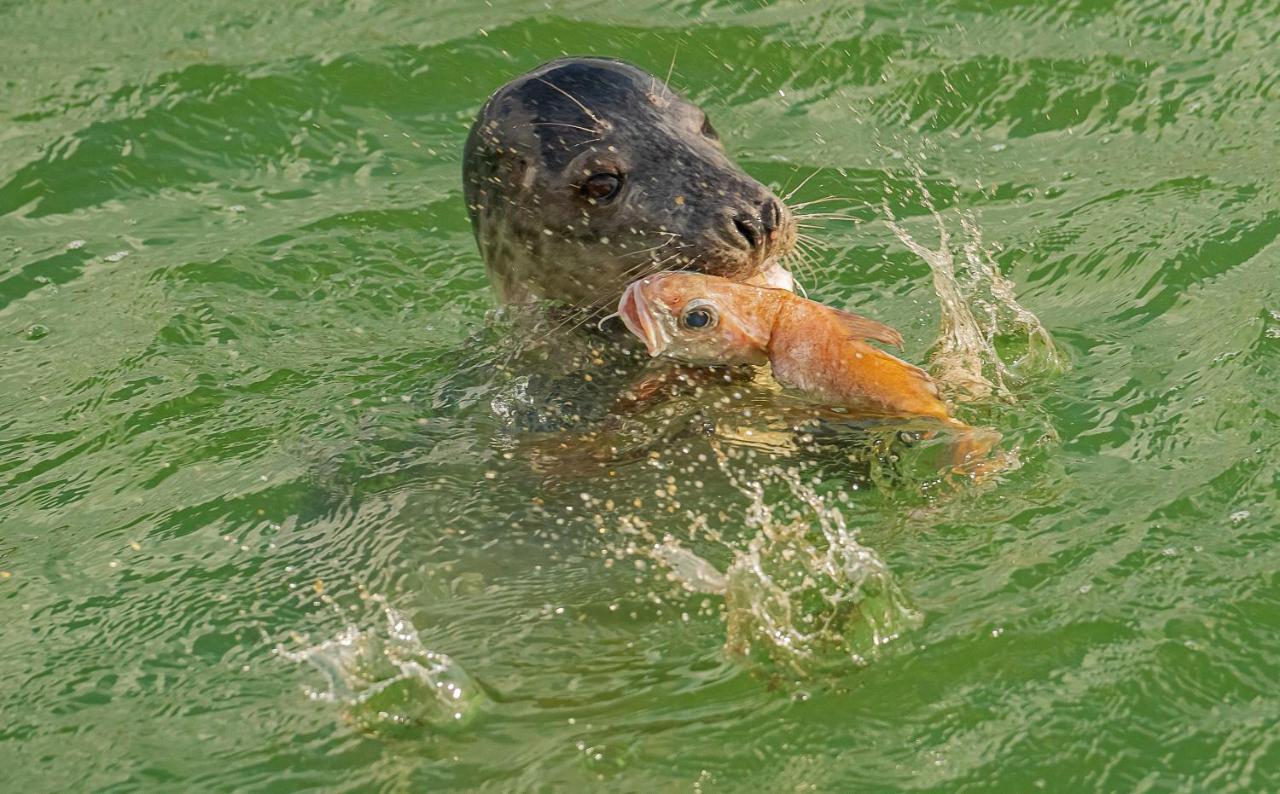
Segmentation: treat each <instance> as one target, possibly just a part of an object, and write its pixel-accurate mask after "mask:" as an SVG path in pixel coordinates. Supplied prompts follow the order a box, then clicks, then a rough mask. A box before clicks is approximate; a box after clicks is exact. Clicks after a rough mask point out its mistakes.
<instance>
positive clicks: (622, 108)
mask: <svg viewBox="0 0 1280 794" xmlns="http://www.w3.org/2000/svg"><path fill="white" fill-rule="evenodd" d="M463 184H464V192H465V197H466V202H467V210H468V213H469V215H470V217H471V223H472V227H473V229H474V231H475V235H476V242H477V244H478V245H479V247H480V252H481V255H482V256H483V258H484V261H485V264H486V266H487V268H488V271H489V276H490V280H491V281H492V282H493V285H494V288H495V289H496V291H497V293H498V298H499V300H500V301H502V302H504V303H512V302H522V301H526V300H530V299H533V298H547V299H552V300H557V301H560V302H563V303H566V304H569V305H571V306H574V307H579V308H588V309H596V308H602V307H605V306H608V305H611V304H614V303H616V302H617V300H618V297H619V296H620V295H621V294H622V290H623V288H624V287H626V285H627V284H628V283H629V282H631V281H633V280H635V279H637V278H639V277H641V276H644V275H647V274H649V273H652V272H656V271H658V270H697V271H701V272H704V273H709V274H712V275H719V276H725V277H727V278H731V279H735V280H741V281H752V282H754V283H771V284H773V285H775V286H784V287H789V285H790V278H789V275H788V274H787V273H786V271H785V270H784V269H782V268H781V267H780V266H779V265H777V264H776V263H777V260H778V259H779V258H780V257H782V256H785V255H786V254H787V253H789V252H790V251H791V249H792V247H793V246H794V244H795V235H796V226H795V221H794V219H793V217H792V215H791V213H790V211H789V210H788V209H787V208H786V206H785V205H784V204H783V203H782V201H780V200H779V199H778V198H777V197H776V196H775V195H774V194H773V192H772V191H770V190H769V189H768V188H766V187H765V186H764V185H762V184H760V183H759V182H757V181H756V180H754V179H752V178H751V177H750V176H748V175H747V174H746V173H745V172H744V171H743V170H742V169H741V168H739V167H738V166H737V165H736V164H735V163H734V162H733V161H732V160H731V159H729V157H728V155H727V154H725V151H724V147H723V145H722V144H721V143H720V140H719V136H718V135H717V134H716V132H715V129H714V128H713V127H712V126H711V123H710V122H709V121H708V120H707V116H706V114H705V113H704V112H703V111H702V110H700V109H699V108H698V107H697V106H696V105H693V104H692V103H690V102H689V101H687V100H685V99H684V98H683V97H681V96H679V95H678V94H676V93H675V92H673V91H671V90H670V89H669V88H668V87H667V86H666V84H665V82H664V81H662V80H659V79H658V78H656V77H654V76H653V75H651V74H649V73H647V72H645V71H643V70H641V69H639V68H637V67H635V66H632V65H630V64H627V63H623V62H621V61H615V60H610V59H605V58H563V59H560V60H555V61H551V62H550V63H547V64H544V65H543V66H540V67H538V68H537V69H534V70H533V71H531V72H529V73H527V74H525V75H522V76H520V77H518V78H516V79H514V80H512V81H510V82H508V83H507V84H506V85H504V86H502V87H501V88H499V89H498V90H497V91H496V92H495V93H494V94H493V95H492V96H491V97H490V98H489V100H488V102H486V103H485V105H484V107H483V109H482V110H481V111H480V114H479V116H478V117H477V119H476V121H475V124H474V125H473V126H472V128H471V133H470V135H469V136H468V138H467V143H466V149H465V152H464V164H463Z"/></svg>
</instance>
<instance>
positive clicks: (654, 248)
mask: <svg viewBox="0 0 1280 794" xmlns="http://www.w3.org/2000/svg"><path fill="white" fill-rule="evenodd" d="M675 241H676V238H675V237H668V238H667V239H666V240H663V241H662V242H660V243H658V244H657V245H655V246H652V247H650V248H642V249H639V250H636V251H628V252H627V253H625V254H618V258H619V259H625V258H627V257H631V256H640V255H641V254H648V253H652V252H654V251H658V250H660V249H662V248H665V247H667V246H668V245H671V244H672V243H674V242H675Z"/></svg>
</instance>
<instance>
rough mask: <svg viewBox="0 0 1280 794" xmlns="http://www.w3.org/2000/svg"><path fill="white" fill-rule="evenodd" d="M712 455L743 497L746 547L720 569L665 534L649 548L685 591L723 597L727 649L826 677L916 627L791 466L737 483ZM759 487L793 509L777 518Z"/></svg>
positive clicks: (879, 565) (898, 597)
mask: <svg viewBox="0 0 1280 794" xmlns="http://www.w3.org/2000/svg"><path fill="white" fill-rule="evenodd" d="M717 451H718V450H717ZM717 458H718V460H719V461H720V464H721V469H722V470H723V471H724V472H725V474H726V475H727V476H728V478H729V480H730V482H731V483H732V484H733V485H734V486H735V487H736V488H737V489H738V490H740V491H741V492H742V493H743V494H744V495H745V496H747V497H748V499H749V500H750V503H749V506H748V508H747V510H746V513H745V518H744V521H745V523H746V524H747V526H749V527H751V528H752V529H754V530H755V534H754V535H753V536H752V537H751V538H750V540H749V541H748V542H747V544H746V547H745V548H740V549H733V550H732V561H731V562H730V563H729V565H728V567H727V569H726V570H725V571H724V572H723V573H721V572H720V571H719V570H718V569H717V568H716V567H715V566H714V565H713V564H712V563H711V562H709V561H708V560H706V559H704V558H702V557H700V556H698V555H697V554H696V553H694V552H693V551H691V550H690V549H688V548H686V547H684V546H682V545H681V544H680V543H679V542H678V541H677V540H676V539H675V538H673V537H671V536H670V535H668V536H666V537H665V538H663V540H662V542H660V543H658V544H655V545H654V547H653V548H652V550H651V552H650V553H651V556H652V557H653V558H654V559H655V560H657V561H659V562H660V563H662V564H664V565H666V566H667V568H668V569H669V571H670V573H671V576H672V577H673V578H674V579H675V580H676V581H677V582H679V583H680V584H681V585H682V586H683V587H684V588H685V589H687V590H690V591H693V592H700V593H710V594H715V595H720V596H722V597H723V598H724V603H725V611H726V616H727V617H726V639H725V648H726V650H727V651H728V652H730V653H731V654H733V655H736V656H738V657H740V658H744V659H747V660H749V661H750V662H752V663H755V664H757V665H760V666H762V667H766V668H768V667H785V668H788V669H790V670H791V671H793V672H794V673H796V674H798V675H801V676H805V677H811V676H815V675H820V674H834V673H839V672H841V671H843V670H847V669H848V668H849V666H850V665H853V666H863V665H866V664H868V663H869V662H870V661H871V659H873V658H874V657H875V655H876V654H877V653H878V652H879V649H880V647H881V646H883V645H885V644H886V643H888V642H890V641H892V640H894V639H895V638H897V637H898V636H900V635H901V634H902V632H904V631H906V630H909V629H912V628H916V627H918V626H919V625H920V624H921V622H922V616H921V615H920V613H919V612H917V611H916V610H915V609H914V608H912V607H911V605H910V604H909V603H908V601H907V598H906V596H905V595H904V594H903V593H902V591H901V589H900V588H899V587H898V584H897V582H896V581H895V579H894V577H893V575H892V573H891V572H890V570H889V568H888V566H887V565H885V563H884V561H883V560H882V559H881V558H880V557H879V555H877V554H876V553H875V551H874V550H872V549H871V548H869V547H867V546H864V545H862V544H861V543H859V542H858V541H857V539H856V538H855V537H854V533H853V531H852V530H850V528H849V527H848V525H847V524H846V522H845V519H844V516H843V514H841V512H840V511H839V510H838V509H837V508H836V507H835V506H833V505H831V504H830V503H828V502H827V500H825V499H824V498H823V496H822V495H821V494H819V493H818V492H817V491H816V490H815V489H814V488H813V487H811V486H810V485H808V484H806V483H805V482H804V481H803V480H802V479H801V477H800V474H799V471H798V470H797V469H795V468H789V469H784V468H782V467H778V466H770V467H766V468H765V469H763V470H761V471H760V472H758V473H757V474H756V475H754V476H753V479H752V480H750V481H749V482H743V481H742V480H740V479H739V478H738V477H737V476H736V475H735V474H734V472H733V471H732V470H731V468H730V467H729V466H728V463H727V459H726V457H725V456H724V455H723V454H722V453H721V454H718V455H717ZM766 483H770V484H780V485H782V486H784V487H785V488H786V489H787V491H788V492H789V494H790V495H791V497H793V499H792V501H796V500H798V501H799V502H800V503H801V505H802V506H803V507H802V510H801V511H800V513H799V514H792V515H790V516H788V517H787V518H785V519H782V518H779V517H778V516H777V515H776V514H775V508H774V507H773V506H772V505H774V504H780V503H781V501H773V500H770V499H768V498H767V497H766Z"/></svg>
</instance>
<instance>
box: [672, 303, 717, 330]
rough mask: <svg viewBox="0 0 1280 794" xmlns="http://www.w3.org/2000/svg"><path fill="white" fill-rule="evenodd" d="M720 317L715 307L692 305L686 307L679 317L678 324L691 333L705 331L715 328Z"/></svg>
mask: <svg viewBox="0 0 1280 794" xmlns="http://www.w3.org/2000/svg"><path fill="white" fill-rule="evenodd" d="M719 319H720V315H718V314H717V313H716V310H715V307H714V306H711V305H710V304H707V303H694V304H690V305H689V306H687V307H686V308H685V310H684V313H683V314H681V315H680V324H681V325H683V326H684V327H685V328H688V329H690V330H691V331H705V330H709V329H711V328H715V327H716V323H717V322H718V321H719Z"/></svg>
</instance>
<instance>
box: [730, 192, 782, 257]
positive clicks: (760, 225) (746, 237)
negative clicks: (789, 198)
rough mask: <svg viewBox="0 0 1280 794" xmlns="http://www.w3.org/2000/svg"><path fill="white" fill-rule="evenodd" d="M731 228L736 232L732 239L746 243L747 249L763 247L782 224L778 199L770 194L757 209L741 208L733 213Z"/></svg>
mask: <svg viewBox="0 0 1280 794" xmlns="http://www.w3.org/2000/svg"><path fill="white" fill-rule="evenodd" d="M731 220H732V222H733V229H734V231H735V232H737V234H736V235H733V236H734V239H735V240H736V241H737V242H739V243H740V244H741V243H744V242H745V243H746V248H747V250H749V251H753V252H754V251H757V250H759V249H761V248H764V247H765V246H767V245H768V244H769V242H770V241H771V240H772V239H773V238H774V236H775V235H774V232H776V231H777V230H778V227H779V226H781V225H782V207H781V206H779V205H778V200H777V199H775V198H773V197H772V196H770V197H769V198H767V199H765V200H764V202H763V203H762V204H760V206H759V209H755V208H752V209H743V210H739V211H738V212H736V213H734V214H733V216H732V218H731Z"/></svg>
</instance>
